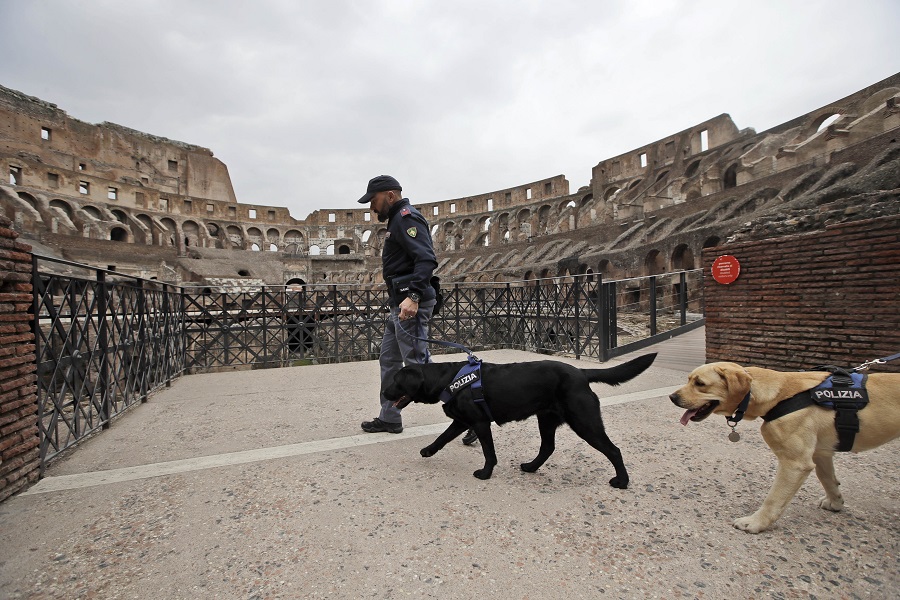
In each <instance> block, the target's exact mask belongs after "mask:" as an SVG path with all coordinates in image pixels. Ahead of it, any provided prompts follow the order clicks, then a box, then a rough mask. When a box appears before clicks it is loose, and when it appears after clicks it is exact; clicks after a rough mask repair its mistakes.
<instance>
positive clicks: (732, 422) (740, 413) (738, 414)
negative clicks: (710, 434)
mask: <svg viewBox="0 0 900 600" xmlns="http://www.w3.org/2000/svg"><path fill="white" fill-rule="evenodd" d="M748 406H750V390H747V395H746V396H744V399H743V400H741V403H740V404H738V407H737V410H736V411H734V414H733V415H731V416H730V417H725V422H726V423H728V426H729V427H731V433H729V434H728V439H729V440H731V441H732V442H737V441H739V440H740V439H741V434H739V433H738V432H737V431H735V427H737V424H738V423H740V422H741V419H743V418H744V413H745V412H747V407H748Z"/></svg>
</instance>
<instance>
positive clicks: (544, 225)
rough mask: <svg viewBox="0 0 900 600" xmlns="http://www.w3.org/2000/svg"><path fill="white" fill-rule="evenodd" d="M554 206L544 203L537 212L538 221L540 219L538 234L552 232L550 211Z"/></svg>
mask: <svg viewBox="0 0 900 600" xmlns="http://www.w3.org/2000/svg"><path fill="white" fill-rule="evenodd" d="M552 210H553V209H552V207H551V206H550V205H549V204H544V205H543V206H541V207H540V208H539V209H538V213H537V221H538V231H537V233H538V235H544V234H547V233H551V228H550V212H551V211H552Z"/></svg>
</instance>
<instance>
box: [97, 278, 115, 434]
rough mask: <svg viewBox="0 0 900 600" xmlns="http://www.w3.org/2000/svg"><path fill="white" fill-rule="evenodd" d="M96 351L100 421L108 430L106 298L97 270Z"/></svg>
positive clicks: (102, 279)
mask: <svg viewBox="0 0 900 600" xmlns="http://www.w3.org/2000/svg"><path fill="white" fill-rule="evenodd" d="M95 293H96V294H97V327H98V330H97V351H98V352H99V353H100V366H99V368H98V373H97V377H98V379H99V380H100V381H99V382H98V384H99V385H98V387H99V388H100V411H101V413H100V420H101V421H102V423H103V424H102V427H103V429H109V421H110V419H111V416H112V407H111V403H110V398H109V352H110V347H109V328H108V325H107V322H106V313H107V311H108V310H109V307H108V306H107V303H108V298H107V296H106V272H105V271H103V270H101V269H98V270H97V291H96V292H95Z"/></svg>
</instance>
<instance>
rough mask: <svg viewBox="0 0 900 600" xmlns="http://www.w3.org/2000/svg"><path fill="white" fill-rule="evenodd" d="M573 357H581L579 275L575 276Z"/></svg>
mask: <svg viewBox="0 0 900 600" xmlns="http://www.w3.org/2000/svg"><path fill="white" fill-rule="evenodd" d="M574 295H575V358H576V359H579V358H581V277H577V276H576V277H575V290H574Z"/></svg>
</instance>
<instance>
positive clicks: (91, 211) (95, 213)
mask: <svg viewBox="0 0 900 600" xmlns="http://www.w3.org/2000/svg"><path fill="white" fill-rule="evenodd" d="M81 210H82V211H84V212H85V213H86V214H88V215H89V216H91V217H92V218H94V219H96V220H98V221H105V219H104V218H103V213H101V212H100V209H99V208H97V207H96V206H91V205H90V204H87V205H85V206H82V207H81Z"/></svg>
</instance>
